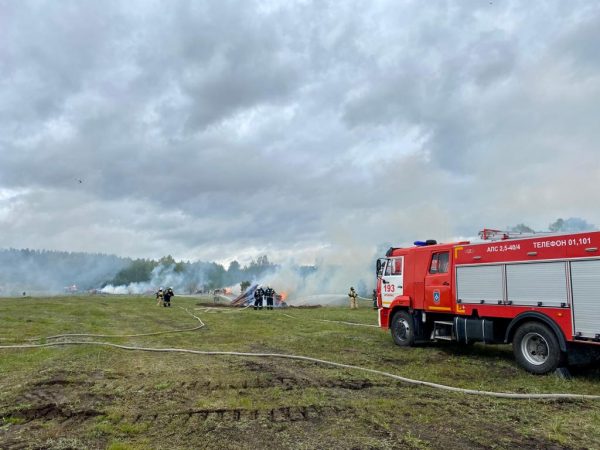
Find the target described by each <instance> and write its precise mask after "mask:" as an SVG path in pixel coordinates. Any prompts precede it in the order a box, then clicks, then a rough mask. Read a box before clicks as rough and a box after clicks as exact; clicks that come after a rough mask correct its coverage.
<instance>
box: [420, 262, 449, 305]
mask: <svg viewBox="0 0 600 450" xmlns="http://www.w3.org/2000/svg"><path fill="white" fill-rule="evenodd" d="M449 268H450V252H447V251H445V252H437V253H433V254H432V255H431V260H430V262H429V270H428V271H427V274H426V275H425V310H429V311H439V312H452V302H451V297H450V294H451V293H450V271H449Z"/></svg>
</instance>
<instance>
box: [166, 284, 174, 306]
mask: <svg viewBox="0 0 600 450" xmlns="http://www.w3.org/2000/svg"><path fill="white" fill-rule="evenodd" d="M164 297H165V301H164V306H165V307H171V299H172V298H173V297H175V293H174V292H173V288H172V287H170V288H169V289H167V290H166V291H165V294H164Z"/></svg>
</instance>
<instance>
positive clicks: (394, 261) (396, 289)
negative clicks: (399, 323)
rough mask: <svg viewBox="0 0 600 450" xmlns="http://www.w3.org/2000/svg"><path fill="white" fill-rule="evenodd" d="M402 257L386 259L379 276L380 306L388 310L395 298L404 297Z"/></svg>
mask: <svg viewBox="0 0 600 450" xmlns="http://www.w3.org/2000/svg"><path fill="white" fill-rule="evenodd" d="M403 267H404V256H396V257H394V258H388V259H387V260H386V261H385V267H384V269H383V275H382V276H381V304H382V305H381V306H383V307H384V308H389V307H390V304H391V303H392V302H393V301H394V299H395V298H396V297H400V296H402V295H404V276H403V275H402V273H403Z"/></svg>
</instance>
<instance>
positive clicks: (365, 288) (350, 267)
mask: <svg viewBox="0 0 600 450" xmlns="http://www.w3.org/2000/svg"><path fill="white" fill-rule="evenodd" d="M337 249H338V251H334V250H333V249H331V250H329V251H327V252H324V254H323V255H322V257H321V259H320V260H319V261H317V264H316V265H315V267H314V268H313V269H312V270H307V268H306V267H299V266H297V265H295V264H294V263H293V262H288V263H286V264H283V265H281V266H280V267H279V268H278V269H277V270H276V271H275V272H273V273H270V274H267V275H265V276H263V277H262V278H260V279H259V280H257V281H258V283H259V284H261V285H263V286H265V285H267V286H271V287H272V288H273V289H275V291H276V292H277V293H285V294H286V295H287V297H286V303H288V304H290V305H296V306H299V305H316V304H320V305H335V304H344V303H346V302H347V301H348V291H349V290H350V287H351V286H352V287H354V288H355V289H356V290H357V292H358V294H359V295H360V296H361V297H367V298H370V296H371V294H370V292H371V290H372V289H373V288H374V287H375V270H374V267H375V263H374V261H375V260H376V258H377V252H376V250H375V249H370V248H362V247H346V248H341V249H340V247H337ZM379 256H382V255H379Z"/></svg>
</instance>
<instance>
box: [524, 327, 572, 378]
mask: <svg viewBox="0 0 600 450" xmlns="http://www.w3.org/2000/svg"><path fill="white" fill-rule="evenodd" d="M513 352H514V354H515V359H516V360H517V362H518V363H519V365H520V366H521V367H523V368H524V369H525V370H526V371H528V372H531V373H534V374H537V375H541V374H545V373H548V372H552V371H554V370H556V368H557V367H558V366H559V365H560V364H561V363H562V362H563V359H564V355H563V353H562V352H561V351H560V346H559V345H558V339H557V338H556V335H555V334H554V332H553V331H552V330H551V329H550V328H548V326H546V325H544V324H543V323H540V322H526V323H524V324H523V325H521V326H520V327H519V328H518V329H517V331H516V333H515V336H514V338H513Z"/></svg>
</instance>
